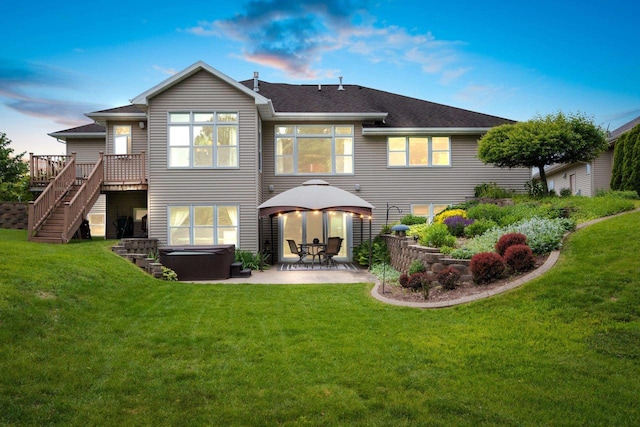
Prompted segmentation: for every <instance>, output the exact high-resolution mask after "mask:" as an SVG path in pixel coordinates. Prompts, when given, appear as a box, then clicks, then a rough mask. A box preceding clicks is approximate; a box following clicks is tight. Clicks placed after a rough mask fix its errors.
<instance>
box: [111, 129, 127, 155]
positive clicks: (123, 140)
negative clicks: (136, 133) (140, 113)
mask: <svg viewBox="0 0 640 427" xmlns="http://www.w3.org/2000/svg"><path fill="white" fill-rule="evenodd" d="M113 154H131V126H114V127H113Z"/></svg>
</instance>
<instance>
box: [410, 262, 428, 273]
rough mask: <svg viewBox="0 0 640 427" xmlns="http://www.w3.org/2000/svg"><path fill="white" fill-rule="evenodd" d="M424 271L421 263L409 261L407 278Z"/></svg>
mask: <svg viewBox="0 0 640 427" xmlns="http://www.w3.org/2000/svg"><path fill="white" fill-rule="evenodd" d="M425 270H426V269H425V267H424V264H423V263H422V261H420V260H417V259H414V260H413V261H411V265H409V276H411V275H413V274H415V273H423V272H424V271H425Z"/></svg>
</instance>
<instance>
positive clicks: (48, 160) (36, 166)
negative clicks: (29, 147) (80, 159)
mask: <svg viewBox="0 0 640 427" xmlns="http://www.w3.org/2000/svg"><path fill="white" fill-rule="evenodd" d="M71 157H72V156H67V155H62V154H49V155H41V156H35V155H34V154H33V153H30V164H29V171H30V174H31V186H32V187H46V186H47V185H49V183H50V182H51V180H52V179H53V178H55V177H56V176H58V174H59V173H60V172H61V171H62V169H63V168H64V167H65V166H66V164H67V162H68V161H69V160H71Z"/></svg>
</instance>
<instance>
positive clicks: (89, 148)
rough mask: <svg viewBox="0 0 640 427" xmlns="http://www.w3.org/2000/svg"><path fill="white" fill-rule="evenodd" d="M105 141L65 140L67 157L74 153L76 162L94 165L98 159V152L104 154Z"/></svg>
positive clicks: (96, 139)
mask: <svg viewBox="0 0 640 427" xmlns="http://www.w3.org/2000/svg"><path fill="white" fill-rule="evenodd" d="M104 150H105V140H104V139H102V138H78V139H75V138H74V139H68V140H67V155H71V153H73V152H75V153H76V162H78V163H95V162H97V161H98V158H99V157H100V152H101V151H102V152H103V153H104Z"/></svg>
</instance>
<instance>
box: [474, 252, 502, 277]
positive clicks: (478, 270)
mask: <svg viewBox="0 0 640 427" xmlns="http://www.w3.org/2000/svg"><path fill="white" fill-rule="evenodd" d="M469 270H471V274H472V275H473V281H474V282H475V283H477V284H483V283H491V282H493V281H494V280H497V279H499V278H500V277H502V275H503V274H504V270H505V266H504V261H503V260H502V257H501V256H500V255H498V254H497V253H495V252H481V253H479V254H475V255H474V256H473V257H472V258H471V262H470V263H469Z"/></svg>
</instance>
